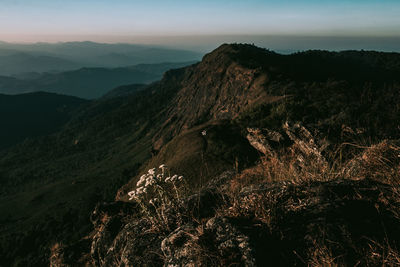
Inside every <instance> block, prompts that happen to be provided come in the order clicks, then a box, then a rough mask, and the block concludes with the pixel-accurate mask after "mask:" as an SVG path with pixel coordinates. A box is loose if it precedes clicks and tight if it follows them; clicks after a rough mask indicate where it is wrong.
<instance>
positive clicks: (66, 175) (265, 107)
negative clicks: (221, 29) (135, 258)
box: [0, 44, 400, 265]
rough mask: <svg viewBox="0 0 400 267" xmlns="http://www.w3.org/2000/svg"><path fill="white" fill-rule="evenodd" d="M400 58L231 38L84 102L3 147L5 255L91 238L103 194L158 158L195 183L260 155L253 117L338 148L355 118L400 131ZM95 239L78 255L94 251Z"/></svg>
mask: <svg viewBox="0 0 400 267" xmlns="http://www.w3.org/2000/svg"><path fill="white" fill-rule="evenodd" d="M399 66H400V55H399V54H396V53H378V52H368V51H359V52H358V51H347V52H327V51H307V52H302V53H296V54H292V55H280V54H277V53H274V52H272V51H269V50H265V49H261V48H258V47H255V46H252V45H244V44H230V45H228V44H225V45H222V46H221V47H219V48H217V49H216V50H215V51H213V52H211V53H209V54H207V55H206V56H204V58H203V60H202V61H201V62H200V63H196V64H193V65H191V66H188V67H184V68H180V69H175V70H171V71H168V72H166V73H165V74H164V75H163V78H162V79H161V80H160V81H158V82H155V83H152V84H150V85H147V86H142V85H132V86H130V87H120V88H117V89H115V90H113V91H112V92H111V93H110V94H109V95H108V96H107V95H106V96H105V97H103V98H101V99H99V100H97V101H92V102H90V103H87V104H85V105H83V106H81V107H80V108H79V109H75V111H74V112H73V113H72V116H71V117H70V119H69V120H68V122H67V123H66V124H64V125H63V127H62V128H60V129H59V130H58V131H57V132H55V133H53V134H51V135H47V136H42V137H40V138H34V139H29V140H26V141H25V142H24V143H21V144H18V145H16V146H14V147H12V148H10V149H8V150H4V151H2V152H1V154H0V170H1V171H0V183H1V185H0V188H1V192H0V194H1V201H0V203H1V204H0V212H1V213H2V214H5V215H6V216H5V217H4V218H5V219H3V220H2V221H1V222H0V223H1V230H2V233H3V234H2V236H1V238H2V239H1V246H2V249H1V251H2V255H3V258H4V259H5V260H4V263H5V264H12V263H15V262H17V261H18V262H19V263H21V264H28V263H29V264H32V265H34V264H36V265H40V264H46V263H47V262H48V258H49V257H48V256H49V255H48V254H46V253H47V251H48V247H49V246H51V245H53V244H54V242H55V241H54V240H57V242H60V241H62V242H63V243H64V244H74V243H76V242H77V241H79V240H81V241H82V240H83V239H81V238H82V237H84V236H86V235H88V233H89V232H90V230H91V225H90V221H89V215H90V214H91V211H92V210H93V208H94V206H95V205H96V203H98V202H99V201H105V200H106V201H113V200H114V199H117V200H122V201H126V200H127V195H126V193H127V192H128V191H129V190H131V189H132V188H134V187H135V184H136V182H137V177H138V175H139V174H141V173H143V172H144V171H146V170H147V169H148V168H152V167H155V166H158V164H161V163H166V164H167V165H168V166H169V167H170V168H171V169H172V170H173V171H174V172H177V173H180V174H182V175H184V176H185V177H186V179H187V180H188V183H189V184H190V185H191V188H192V190H193V191H194V192H196V190H198V189H199V188H201V187H202V186H204V185H205V184H207V183H208V182H209V181H211V180H212V179H213V178H215V177H217V176H219V175H220V174H221V173H223V172H224V171H227V170H232V169H235V170H236V172H240V171H242V170H246V169H248V168H250V167H252V166H254V165H256V164H257V160H258V159H259V158H260V152H258V151H257V150H256V149H255V148H254V147H253V146H252V145H251V144H250V143H249V141H248V139H246V135H247V128H249V127H257V128H268V129H271V131H272V130H274V131H277V132H278V131H280V129H282V125H283V124H284V123H285V122H301V123H302V124H303V125H305V127H307V129H311V130H310V132H312V133H314V132H318V135H319V136H321V138H322V139H324V140H325V141H326V143H327V144H329V145H327V146H328V147H329V149H331V150H332V151H334V150H336V149H337V148H338V147H339V146H340V144H342V143H343V142H348V141H349V138H350V137H349V135H346V134H343V129H344V128H345V127H346V126H349V127H351V128H353V129H360V130H359V132H360V133H361V132H362V134H361V137H360V138H362V139H364V140H370V141H374V140H375V141H379V140H382V139H385V138H386V139H389V138H390V139H399V138H400V131H399V130H398V121H399V119H400V117H399V116H400V115H399V114H400V110H399V109H400V107H399V105H398V104H397V103H400V95H399V94H398V90H399V88H400V81H399V79H400V78H399V77H400V69H399ZM144 69H145V68H143V69H142V71H143V70H144ZM85 71H87V70H85V69H82V70H80V72H82V73H85ZM66 81H68V82H70V79H69V78H68V79H66ZM15 82H17V81H15ZM72 89H73V88H71V90H72ZM132 92H134V93H133V94H132ZM288 125H290V124H288ZM202 133H205V134H202ZM293 140H294V139H293ZM293 140H291V139H290V140H289V139H288V141H287V142H288V144H289V145H290V144H292V143H293V142H295V141H293ZM318 188H319V187H318ZM321 190H322V189H321ZM117 192H118V194H117ZM118 205H119V204H118ZM127 205H128V204H127ZM10 207H11V208H10ZM119 223H120V222H119ZM119 223H118V225H119V226H116V227H117V229H116V230H115V231H116V233H117V232H118V231H119V230H120V227H122V226H121V225H120V224H119ZM33 225H34V226H33ZM116 233H115V234H116ZM15 236H16V238H15ZM85 240H86V241H82V243H79V244H82V246H83V247H84V248H82V250H81V251H79V250H78V252H77V251H76V250H75V252H74V253H75V254H74V253H72V254H71V255H72V256H71V257H72V258H73V259H76V258H79V256H77V254H76V253H78V254H79V253H86V252H87V251H88V249H87V248H89V247H90V244H86V243H85V242H89V241H88V240H87V239H85ZM10 242H13V243H12V244H13V245H12V247H13V248H14V249H13V250H10V249H8V248H9V246H10V245H9V244H10ZM85 249H86V250H85ZM85 251H86V252H85ZM159 252H160V251H159ZM87 253H90V252H87ZM100 254H101V253H100ZM100 254H99V255H100ZM160 254H161V253H160ZM74 257H76V258H74ZM92 257H93V255H92ZM96 257H97V256H96ZM99 257H101V255H100V256H99ZM156 263H159V262H157V261H155V262H154V264H156ZM29 264H28V265H29Z"/></svg>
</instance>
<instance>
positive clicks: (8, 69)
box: [0, 53, 80, 75]
mask: <svg viewBox="0 0 400 267" xmlns="http://www.w3.org/2000/svg"><path fill="white" fill-rule="evenodd" d="M79 66H80V64H78V63H76V62H73V61H70V60H67V59H62V58H59V57H56V56H47V55H31V54H29V53H16V54H11V55H5V56H0V73H1V75H12V74H16V73H24V72H32V71H36V72H48V71H56V70H57V71H65V70H72V69H76V68H79Z"/></svg>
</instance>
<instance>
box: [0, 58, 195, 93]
mask: <svg viewBox="0 0 400 267" xmlns="http://www.w3.org/2000/svg"><path fill="white" fill-rule="evenodd" d="M193 63H195V62H181V63H160V64H140V65H135V66H130V67H124V68H81V69H78V70H73V71H66V72H60V73H43V74H40V73H26V74H25V75H22V76H17V77H8V76H0V93H3V94H21V93H27V92H36V91H44V92H52V93H58V94H64V95H71V96H77V97H80V98H86V99H93V98H98V97H101V96H102V95H104V94H106V93H107V92H108V91H110V90H111V89H113V88H115V87H118V86H121V85H128V84H138V83H139V84H146V83H151V82H154V81H156V80H159V79H161V78H162V75H163V73H164V72H165V71H167V70H169V69H176V68H181V67H184V66H187V65H190V64H193Z"/></svg>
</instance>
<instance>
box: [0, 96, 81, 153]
mask: <svg viewBox="0 0 400 267" xmlns="http://www.w3.org/2000/svg"><path fill="white" fill-rule="evenodd" d="M85 103H87V101H86V100H83V99H79V98H76V97H71V96H64V95H57V94H51V93H44V92H37V93H29V94H21V95H15V96H11V95H3V94H0V122H1V128H2V129H3V131H1V133H0V150H1V149H4V148H5V147H10V146H12V145H14V144H16V143H18V142H21V141H22V140H24V139H25V138H28V137H29V138H34V137H36V136H41V135H47V134H50V133H53V132H55V131H57V130H58V129H59V128H60V127H61V126H62V125H63V124H64V123H65V122H67V121H68V120H69V119H70V118H71V115H72V112H73V110H75V109H77V108H78V107H79V106H81V105H84V104H85Z"/></svg>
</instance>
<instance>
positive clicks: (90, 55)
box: [0, 42, 202, 76]
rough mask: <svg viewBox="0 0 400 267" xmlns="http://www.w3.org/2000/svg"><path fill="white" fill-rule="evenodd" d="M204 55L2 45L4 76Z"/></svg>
mask: <svg viewBox="0 0 400 267" xmlns="http://www.w3.org/2000/svg"><path fill="white" fill-rule="evenodd" d="M201 56H202V55H201V54H200V53H197V52H192V51H186V50H177V49H170V48H164V47H156V46H146V45H133V44H101V43H94V42H70V43H55V44H51V43H35V44H11V43H0V59H1V60H0V75H5V76H8V75H19V74H21V73H25V72H49V71H57V72H60V71H66V70H72V69H78V68H83V67H85V68H89V67H96V68H117V67H125V66H131V65H137V64H155V63H161V62H187V61H195V60H199V59H200V58H201Z"/></svg>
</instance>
